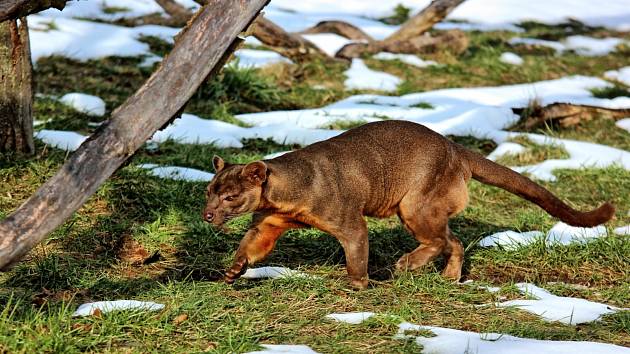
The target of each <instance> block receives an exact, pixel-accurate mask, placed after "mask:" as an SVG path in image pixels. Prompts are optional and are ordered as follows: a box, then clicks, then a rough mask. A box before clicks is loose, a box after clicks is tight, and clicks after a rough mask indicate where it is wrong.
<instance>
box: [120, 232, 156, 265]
mask: <svg viewBox="0 0 630 354" xmlns="http://www.w3.org/2000/svg"><path fill="white" fill-rule="evenodd" d="M149 257H150V255H149V251H147V250H146V249H145V248H144V247H143V246H142V245H141V244H140V243H139V242H138V241H136V240H134V239H133V238H132V237H131V236H130V235H128V234H126V235H124V236H123V237H122V238H121V240H120V246H119V249H118V258H119V259H120V260H121V261H123V262H128V263H131V264H143V263H144V261H145V260H146V259H148V258H149Z"/></svg>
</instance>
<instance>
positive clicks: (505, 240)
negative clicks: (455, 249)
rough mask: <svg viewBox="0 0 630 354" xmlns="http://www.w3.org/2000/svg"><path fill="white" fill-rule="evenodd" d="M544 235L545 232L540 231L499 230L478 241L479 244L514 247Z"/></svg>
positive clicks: (482, 245)
mask: <svg viewBox="0 0 630 354" xmlns="http://www.w3.org/2000/svg"><path fill="white" fill-rule="evenodd" d="M544 235H545V234H544V233H542V232H540V231H528V232H516V231H501V232H497V233H494V234H492V235H490V236H486V237H484V238H483V239H481V241H479V246H481V247H493V246H502V247H504V248H507V249H514V248H518V247H519V246H522V245H528V244H530V243H533V242H534V241H535V240H539V239H541V238H542V237H543V236H544Z"/></svg>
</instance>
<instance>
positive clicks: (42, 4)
mask: <svg viewBox="0 0 630 354" xmlns="http://www.w3.org/2000/svg"><path fill="white" fill-rule="evenodd" d="M66 2H68V0H0V22H3V21H6V20H9V19H16V18H20V17H26V16H28V15H30V14H34V13H36V12H40V11H44V10H46V9H49V8H51V7H53V8H55V9H58V10H63V8H64V7H65V6H66Z"/></svg>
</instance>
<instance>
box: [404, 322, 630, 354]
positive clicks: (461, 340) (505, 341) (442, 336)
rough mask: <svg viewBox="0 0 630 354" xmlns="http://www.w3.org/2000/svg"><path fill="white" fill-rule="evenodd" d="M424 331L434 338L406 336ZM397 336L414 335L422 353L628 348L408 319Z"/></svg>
mask: <svg viewBox="0 0 630 354" xmlns="http://www.w3.org/2000/svg"><path fill="white" fill-rule="evenodd" d="M419 330H425V331H430V332H432V333H433V334H434V335H435V337H423V336H413V335H406V334H405V332H406V331H419ZM396 337H397V338H415V341H416V343H417V344H418V345H421V346H422V352H423V353H426V354H462V353H478V354H526V353H545V354H565V353H572V354H624V353H625V354H628V353H630V349H628V348H624V347H621V346H618V345H613V344H605V343H597V342H585V341H583V342H573V341H552V340H540V339H530V338H520V337H514V336H510V335H508V334H503V333H477V332H468V331H460V330H456V329H450V328H442V327H434V326H419V325H415V324H412V323H409V322H403V323H401V324H400V325H399V329H398V334H397V336H396Z"/></svg>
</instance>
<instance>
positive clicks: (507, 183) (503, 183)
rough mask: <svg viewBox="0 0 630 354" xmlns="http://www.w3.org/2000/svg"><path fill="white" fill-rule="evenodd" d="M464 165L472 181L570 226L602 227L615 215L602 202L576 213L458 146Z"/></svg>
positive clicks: (538, 188) (542, 190) (520, 177)
mask: <svg viewBox="0 0 630 354" xmlns="http://www.w3.org/2000/svg"><path fill="white" fill-rule="evenodd" d="M458 148H459V150H460V152H461V155H463V156H464V157H465V158H466V160H467V161H468V165H469V167H470V170H471V172H472V176H473V178H474V179H476V180H478V181H479V182H482V183H485V184H489V185H492V186H496V187H499V188H502V189H505V190H506V191H508V192H510V193H513V194H516V195H518V196H519V197H522V198H524V199H526V200H529V201H530V202H533V203H536V204H537V205H538V206H540V207H541V208H543V209H544V210H545V211H547V212H548V213H549V214H550V215H552V216H555V217H557V218H558V219H560V220H562V221H564V222H565V223H567V224H569V225H572V226H582V227H593V226H597V225H600V224H603V223H605V222H606V221H608V220H610V219H611V218H612V217H613V215H614V214H615V207H614V206H613V205H612V204H611V203H609V202H606V203H604V204H602V205H601V206H600V207H599V208H597V209H595V210H591V211H588V212H580V211H577V210H575V209H573V208H571V207H570V206H568V205H566V204H565V203H564V202H562V201H561V200H560V199H558V198H557V197H556V196H555V195H553V194H552V193H551V192H549V191H548V190H546V189H545V188H543V187H542V186H540V185H539V184H537V183H535V182H533V181H532V180H530V179H529V178H527V177H525V176H523V175H521V174H520V173H517V172H515V171H512V170H511V169H509V168H507V167H504V166H501V165H499V164H497V163H494V162H492V161H490V160H488V159H486V158H485V157H483V156H482V155H480V154H478V153H476V152H473V151H470V150H468V149H466V148H464V147H461V146H458Z"/></svg>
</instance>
